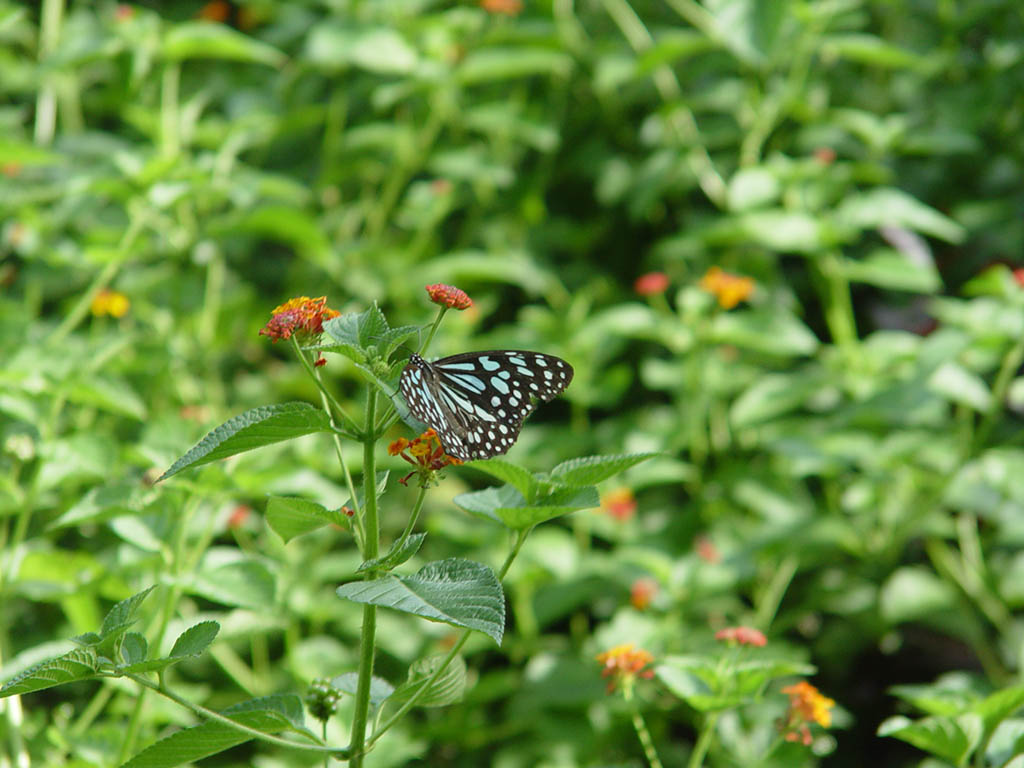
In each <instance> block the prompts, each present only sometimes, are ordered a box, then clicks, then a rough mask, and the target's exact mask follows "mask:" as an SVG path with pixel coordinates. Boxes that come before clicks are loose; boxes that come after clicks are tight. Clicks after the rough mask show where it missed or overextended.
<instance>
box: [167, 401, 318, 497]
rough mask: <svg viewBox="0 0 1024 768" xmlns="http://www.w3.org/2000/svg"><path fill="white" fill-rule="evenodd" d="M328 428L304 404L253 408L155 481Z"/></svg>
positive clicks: (206, 440) (221, 427)
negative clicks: (184, 470)
mask: <svg viewBox="0 0 1024 768" xmlns="http://www.w3.org/2000/svg"><path fill="white" fill-rule="evenodd" d="M330 428H331V424H330V419H328V417H327V414H326V413H324V412H323V411H322V410H321V409H319V408H314V407H313V406H311V405H309V404H308V403H281V404H280V405H263V406H260V407H259V408H253V409H252V410H249V411H246V412H245V413H243V414H241V415H240V416H236V417H235V418H233V419H230V420H228V421H226V422H224V423H223V424H221V425H220V426H219V427H217V428H216V429H215V430H213V431H212V432H210V433H209V434H208V435H206V437H204V438H203V439H202V440H200V441H199V442H198V443H196V445H195V446H194V447H193V448H192V449H191V450H189V452H188V453H186V454H185V455H184V456H182V457H181V458H180V459H178V460H177V461H176V462H174V464H172V465H171V468H170V469H168V470H167V471H166V472H164V473H163V474H162V475H161V476H160V477H159V478H158V479H157V482H160V481H161V480H166V479H167V478H168V477H171V476H172V475H176V474H178V473H179V472H181V471H182V470H183V469H189V468H191V467H198V466H202V465H203V464H209V463H210V462H212V461H217V460H218V459H225V458H227V457H228V456H234V455H235V454H236V453H243V452H244V451H251V450H252V449H253V448H261V447H263V446H264V445H272V444H273V443H279V442H281V441H282V440H291V439H293V438H296V437H302V436H303V435H311V434H313V433H315V432H327V431H329V430H330Z"/></svg>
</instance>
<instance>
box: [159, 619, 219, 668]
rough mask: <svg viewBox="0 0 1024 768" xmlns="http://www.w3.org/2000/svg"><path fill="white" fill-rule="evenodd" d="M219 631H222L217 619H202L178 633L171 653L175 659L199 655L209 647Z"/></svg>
mask: <svg viewBox="0 0 1024 768" xmlns="http://www.w3.org/2000/svg"><path fill="white" fill-rule="evenodd" d="M218 632H220V624H218V623H217V622H216V621H201V622H199V623H198V624H194V625H192V626H191V627H189V628H188V629H186V630H185V631H184V632H182V633H181V634H180V635H178V639H177V640H175V641H174V647H173V648H171V653H170V654H169V655H170V656H171V657H172V658H175V659H184V658H187V657H188V656H198V655H199V654H201V653H202V652H203V651H205V650H206V649H207V647H209V645H210V643H212V642H213V640H214V638H216V637H217V633H218Z"/></svg>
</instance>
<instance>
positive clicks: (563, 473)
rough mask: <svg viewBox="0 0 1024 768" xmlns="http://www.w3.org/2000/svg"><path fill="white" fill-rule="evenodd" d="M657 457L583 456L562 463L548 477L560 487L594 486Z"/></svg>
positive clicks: (647, 454) (642, 455)
mask: <svg viewBox="0 0 1024 768" xmlns="http://www.w3.org/2000/svg"><path fill="white" fill-rule="evenodd" d="M657 455H658V454H657V453H623V454H618V455H615V456H584V457H583V458H579V459H570V460H569V461H563V462H562V463H561V464H559V465H558V466H556V467H555V468H554V469H552V470H551V473H550V475H549V477H550V478H551V480H553V481H554V482H556V483H559V484H560V485H573V486H582V485H594V484H596V483H600V482H601V481H602V480H607V479H608V478H609V477H611V476H612V475H617V474H618V473H619V472H622V471H624V470H627V469H629V468H630V467H632V466H634V465H636V464H639V463H640V462H642V461H647V460H648V459H650V458H653V457H654V456H657Z"/></svg>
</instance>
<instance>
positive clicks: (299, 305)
mask: <svg viewBox="0 0 1024 768" xmlns="http://www.w3.org/2000/svg"><path fill="white" fill-rule="evenodd" d="M272 314H273V317H271V318H270V322H268V323H267V324H266V325H265V326H263V327H262V328H261V329H260V336H266V337H268V338H269V339H271V340H272V341H273V342H274V343H277V342H278V341H280V340H281V339H290V338H291V337H292V334H295V337H296V338H297V339H298V341H299V342H300V343H302V344H308V343H310V342H314V341H316V340H317V339H319V338H320V336H321V334H323V332H324V320H330V319H331V318H332V317H337V316H338V311H337V310H336V309H331V308H330V307H328V306H327V297H326V296H321V297H320V298H318V299H311V298H309V296H299V297H298V298H295V299H288V301H286V302H285V303H284V304H281V305H280V306H278V307H274V311H273V313H272ZM317 362H318V363H319V361H317ZM320 364H321V365H322V363H320Z"/></svg>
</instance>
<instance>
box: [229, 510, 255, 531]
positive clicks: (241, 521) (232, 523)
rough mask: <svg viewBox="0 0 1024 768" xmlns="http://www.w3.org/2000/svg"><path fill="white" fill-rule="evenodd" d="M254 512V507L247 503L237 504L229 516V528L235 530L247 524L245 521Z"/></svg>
mask: <svg viewBox="0 0 1024 768" xmlns="http://www.w3.org/2000/svg"><path fill="white" fill-rule="evenodd" d="M251 514H252V507H250V506H247V505H245V504H239V505H237V506H236V507H235V508H234V509H233V510H231V516H230V517H228V528H230V529H231V530H235V529H236V528H241V527H242V526H243V525H245V521H246V520H248V519H249V515H251Z"/></svg>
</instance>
